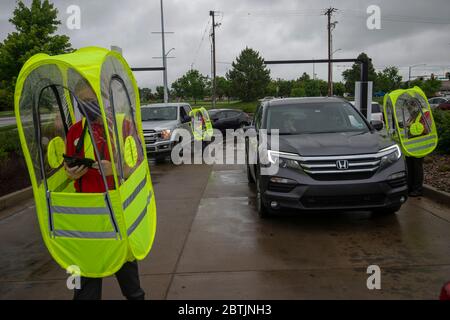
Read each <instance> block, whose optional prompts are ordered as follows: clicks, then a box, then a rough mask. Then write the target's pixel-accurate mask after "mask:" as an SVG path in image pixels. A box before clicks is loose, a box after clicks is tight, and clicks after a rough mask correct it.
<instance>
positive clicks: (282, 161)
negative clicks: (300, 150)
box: [267, 150, 301, 170]
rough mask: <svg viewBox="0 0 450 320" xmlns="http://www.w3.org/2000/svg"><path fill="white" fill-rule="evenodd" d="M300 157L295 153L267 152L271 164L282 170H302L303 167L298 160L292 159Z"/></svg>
mask: <svg viewBox="0 0 450 320" xmlns="http://www.w3.org/2000/svg"><path fill="white" fill-rule="evenodd" d="M295 157H298V155H296V154H294V153H286V152H278V151H273V150H268V151H267V158H268V160H269V162H270V163H271V164H275V165H277V164H278V166H279V167H280V168H291V169H296V170H300V169H301V166H300V164H299V163H298V161H297V160H294V159H291V158H295Z"/></svg>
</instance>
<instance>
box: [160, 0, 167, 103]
mask: <svg viewBox="0 0 450 320" xmlns="http://www.w3.org/2000/svg"><path fill="white" fill-rule="evenodd" d="M160 2H161V39H162V59H163V67H164V71H163V81H164V103H167V102H169V88H168V84H167V55H166V43H165V38H164V8H163V0H161V1H160Z"/></svg>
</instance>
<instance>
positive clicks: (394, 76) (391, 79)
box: [374, 67, 402, 93]
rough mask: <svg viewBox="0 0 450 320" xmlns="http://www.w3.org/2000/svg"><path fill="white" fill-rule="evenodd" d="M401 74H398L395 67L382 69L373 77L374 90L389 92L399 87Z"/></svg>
mask: <svg viewBox="0 0 450 320" xmlns="http://www.w3.org/2000/svg"><path fill="white" fill-rule="evenodd" d="M401 82H402V76H401V75H400V74H399V71H398V68H397V67H387V68H385V69H384V70H383V71H381V72H378V73H377V78H376V79H375V85H374V86H375V88H374V92H379V91H382V92H385V93H387V92H390V91H392V90H395V89H398V88H400V84H401Z"/></svg>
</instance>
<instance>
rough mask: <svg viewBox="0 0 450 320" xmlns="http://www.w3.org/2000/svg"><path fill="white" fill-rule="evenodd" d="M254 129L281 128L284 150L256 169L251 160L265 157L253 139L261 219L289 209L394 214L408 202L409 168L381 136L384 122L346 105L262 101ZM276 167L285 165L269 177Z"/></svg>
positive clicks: (249, 144)
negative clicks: (274, 166) (272, 168)
mask: <svg viewBox="0 0 450 320" xmlns="http://www.w3.org/2000/svg"><path fill="white" fill-rule="evenodd" d="M252 127H254V129H255V130H256V132H259V131H260V130H262V129H266V130H267V131H268V132H269V133H273V132H272V130H274V129H278V130H279V146H278V148H276V147H275V148H273V146H271V145H269V146H268V147H267V149H264V151H263V152H265V153H266V154H265V153H263V154H262V156H265V158H266V159H267V160H268V162H266V163H262V161H261V159H260V157H259V156H258V157H256V164H252V163H250V161H249V156H252V155H255V154H259V153H258V151H257V150H258V145H259V144H258V143H256V142H255V140H253V141H252V140H251V139H247V140H246V146H245V149H246V154H247V156H246V160H247V175H248V179H249V182H254V183H255V184H256V204H257V209H258V212H259V214H260V216H262V217H265V216H267V215H270V214H276V213H279V212H281V211H282V210H283V209H286V208H290V209H298V210H305V211H317V210H372V211H375V212H379V213H393V212H396V211H397V210H399V209H400V207H401V205H402V204H403V203H404V202H405V201H406V199H407V191H408V189H407V176H406V166H405V160H404V157H403V155H402V152H401V150H400V148H399V146H398V145H397V144H396V143H395V142H394V141H393V140H391V139H390V138H389V137H387V136H384V135H382V134H380V133H378V132H377V130H381V129H382V127H383V126H382V123H381V122H380V121H377V120H372V121H371V123H369V122H368V121H367V120H366V119H365V118H364V117H363V116H362V114H361V113H360V112H359V111H357V110H356V109H355V107H353V106H352V105H351V104H350V103H348V102H347V101H345V100H342V99H339V98H289V99H275V100H270V101H267V102H263V103H262V104H261V105H260V106H259V107H258V109H257V111H256V113H255V116H254V120H253V125H252ZM375 128H376V129H375ZM256 137H258V135H256ZM270 140H271V139H269V138H268V141H269V142H270ZM260 155H261V154H260ZM262 156H261V157H262ZM252 159H254V158H253V156H252ZM253 163H254V161H253ZM270 164H274V165H278V167H279V169H278V172H277V173H275V174H273V173H270V174H268V173H267V172H265V174H262V172H263V173H264V170H262V169H263V168H265V167H267V165H270Z"/></svg>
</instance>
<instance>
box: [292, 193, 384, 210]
mask: <svg viewBox="0 0 450 320" xmlns="http://www.w3.org/2000/svg"><path fill="white" fill-rule="evenodd" d="M300 201H301V203H302V204H303V206H304V207H305V208H330V207H355V206H371V205H382V204H383V203H384V201H385V196H384V195H382V194H372V195H351V196H328V197H322V196H318V197H315V196H314V197H313V196H311V197H308V196H306V197H302V198H301V200H300Z"/></svg>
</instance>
